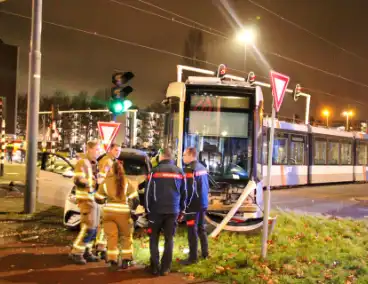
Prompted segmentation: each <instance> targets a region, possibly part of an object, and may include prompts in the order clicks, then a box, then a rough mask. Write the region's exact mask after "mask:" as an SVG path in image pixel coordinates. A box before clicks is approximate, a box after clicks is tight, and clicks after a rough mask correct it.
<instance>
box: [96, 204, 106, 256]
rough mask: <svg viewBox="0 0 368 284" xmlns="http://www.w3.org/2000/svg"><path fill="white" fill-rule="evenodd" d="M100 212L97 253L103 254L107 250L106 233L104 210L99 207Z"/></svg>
mask: <svg viewBox="0 0 368 284" xmlns="http://www.w3.org/2000/svg"><path fill="white" fill-rule="evenodd" d="M98 209H99V211H100V223H99V226H98V229H97V236H96V243H95V245H96V251H97V252H102V251H105V250H106V244H107V242H106V235H105V231H104V227H103V210H102V209H101V207H100V206H99V207H98Z"/></svg>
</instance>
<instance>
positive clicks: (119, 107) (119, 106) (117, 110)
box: [112, 102, 124, 113]
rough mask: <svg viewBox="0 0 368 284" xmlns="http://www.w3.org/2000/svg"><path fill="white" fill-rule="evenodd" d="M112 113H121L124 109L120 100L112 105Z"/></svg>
mask: <svg viewBox="0 0 368 284" xmlns="http://www.w3.org/2000/svg"><path fill="white" fill-rule="evenodd" d="M112 108H113V110H114V113H121V112H122V111H123V110H124V107H123V104H122V103H121V102H116V103H114V104H113V106H112Z"/></svg>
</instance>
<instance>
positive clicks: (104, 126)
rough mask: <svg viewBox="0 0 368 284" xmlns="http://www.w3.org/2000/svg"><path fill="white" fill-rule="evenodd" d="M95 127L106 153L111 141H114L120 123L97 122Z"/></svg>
mask: <svg viewBox="0 0 368 284" xmlns="http://www.w3.org/2000/svg"><path fill="white" fill-rule="evenodd" d="M97 125H98V130H99V132H100V136H101V138H102V140H103V144H104V147H105V151H107V150H108V149H109V147H110V145H111V143H112V141H113V140H114V139H115V137H116V134H118V131H119V128H120V123H116V122H102V121H98V122H97Z"/></svg>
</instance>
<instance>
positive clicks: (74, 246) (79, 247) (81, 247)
mask: <svg viewBox="0 0 368 284" xmlns="http://www.w3.org/2000/svg"><path fill="white" fill-rule="evenodd" d="M73 248H76V249H78V250H83V251H84V250H85V249H86V247H85V246H79V245H75V244H73Z"/></svg>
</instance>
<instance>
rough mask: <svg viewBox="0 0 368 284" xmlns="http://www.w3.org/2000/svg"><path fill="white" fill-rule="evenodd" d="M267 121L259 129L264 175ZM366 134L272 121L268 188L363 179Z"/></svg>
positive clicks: (268, 122)
mask: <svg viewBox="0 0 368 284" xmlns="http://www.w3.org/2000/svg"><path fill="white" fill-rule="evenodd" d="M270 123H271V121H270V120H269V119H265V120H264V123H263V126H264V131H263V134H264V136H263V149H262V155H259V160H260V161H261V163H262V171H263V178H264V181H266V179H265V177H266V176H267V159H266V158H267V154H268V153H267V152H268V151H267V150H268V149H267V146H268V145H267V141H268V138H269V137H268V136H267V133H269V131H268V129H269V128H270V126H271V125H270ZM367 146H368V135H366V134H362V133H354V132H346V131H339V130H337V129H327V128H323V127H313V126H307V125H302V124H293V123H288V122H283V121H277V120H276V121H275V143H274V149H273V161H272V164H273V165H272V181H271V186H272V187H288V186H297V185H313V184H326V183H342V182H355V181H366V180H367V169H366V165H367V161H368V160H367V158H368V157H367Z"/></svg>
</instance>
